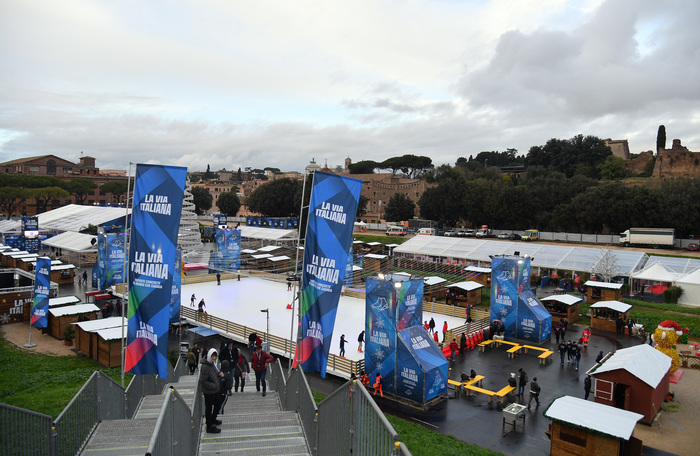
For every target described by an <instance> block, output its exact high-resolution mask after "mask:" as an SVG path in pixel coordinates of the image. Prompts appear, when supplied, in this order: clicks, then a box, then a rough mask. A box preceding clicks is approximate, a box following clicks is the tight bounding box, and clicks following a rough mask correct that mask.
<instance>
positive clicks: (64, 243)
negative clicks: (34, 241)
mask: <svg viewBox="0 0 700 456" xmlns="http://www.w3.org/2000/svg"><path fill="white" fill-rule="evenodd" d="M93 239H94V240H95V243H94V244H93V242H92V240H93ZM41 244H42V245H43V246H49V247H56V248H57V249H63V250H70V251H71V252H97V236H93V235H92V234H82V233H76V232H73V231H66V232H65V233H61V234H58V235H56V236H54V237H52V238H49V239H46V240H45V241H42V242H41Z"/></svg>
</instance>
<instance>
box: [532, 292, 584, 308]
mask: <svg viewBox="0 0 700 456" xmlns="http://www.w3.org/2000/svg"><path fill="white" fill-rule="evenodd" d="M540 301H556V302H560V303H562V304H566V305H567V306H573V305H574V304H576V303H577V302H580V301H583V299H581V298H579V297H577V296H574V295H570V294H559V295H552V296H547V297H546V298H542V299H540Z"/></svg>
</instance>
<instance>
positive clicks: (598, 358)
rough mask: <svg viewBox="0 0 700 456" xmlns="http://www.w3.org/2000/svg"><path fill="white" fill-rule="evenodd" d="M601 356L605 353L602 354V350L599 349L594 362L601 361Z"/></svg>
mask: <svg viewBox="0 0 700 456" xmlns="http://www.w3.org/2000/svg"><path fill="white" fill-rule="evenodd" d="M603 356H605V355H603V350H601V351H600V353H598V356H596V357H595V362H596V363H599V362H601V361H602V360H603Z"/></svg>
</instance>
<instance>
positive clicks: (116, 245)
mask: <svg viewBox="0 0 700 456" xmlns="http://www.w3.org/2000/svg"><path fill="white" fill-rule="evenodd" d="M104 237H105V248H106V258H105V269H104V282H103V284H102V286H101V287H100V289H101V290H104V289H106V288H109V287H111V286H112V285H115V284H117V283H122V282H124V251H125V248H124V247H125V245H126V234H125V233H106V234H105V235H104Z"/></svg>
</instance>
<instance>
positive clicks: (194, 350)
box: [192, 342, 202, 370]
mask: <svg viewBox="0 0 700 456" xmlns="http://www.w3.org/2000/svg"><path fill="white" fill-rule="evenodd" d="M192 353H194V370H198V369H199V354H200V353H202V351H201V350H200V349H199V346H197V342H195V343H194V346H193V347H192Z"/></svg>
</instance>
